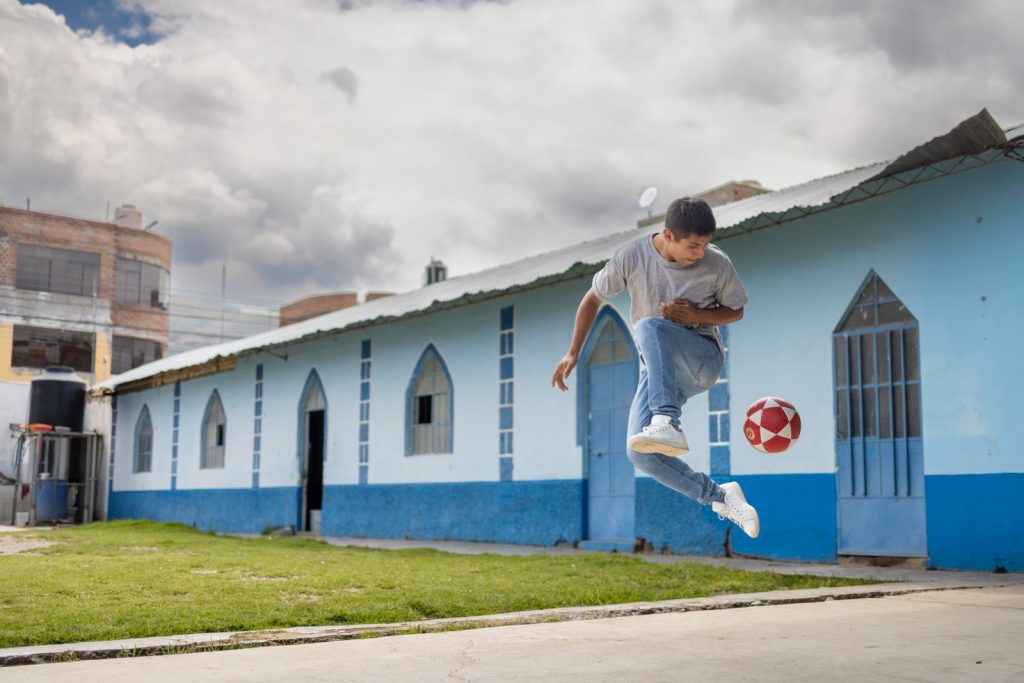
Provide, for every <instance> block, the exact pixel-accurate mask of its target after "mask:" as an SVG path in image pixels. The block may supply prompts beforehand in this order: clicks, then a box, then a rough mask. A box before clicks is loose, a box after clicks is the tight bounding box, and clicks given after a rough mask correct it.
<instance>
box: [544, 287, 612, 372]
mask: <svg viewBox="0 0 1024 683" xmlns="http://www.w3.org/2000/svg"><path fill="white" fill-rule="evenodd" d="M599 308H601V299H599V298H598V296H597V294H595V293H594V290H593V289H591V290H588V291H587V293H586V295H584V297H583V301H581V302H580V307H579V308H578V309H576V323H575V324H574V325H573V328H572V341H570V342H569V351H568V352H566V354H565V356H564V357H563V358H562V360H560V361H558V365H556V366H555V374H554V375H552V377H551V386H553V387H558V388H559V389H561V390H562V391H565V390H566V389H568V388H569V387H567V386H566V385H565V380H566V378H567V377H568V376H569V373H570V372H572V369H573V368H574V367H576V363H577V362H578V361H579V357H580V349H582V348H583V342H584V341H585V340H586V338H587V333H588V332H590V327H591V326H592V325H593V324H594V318H596V317H597V311H598V309H599Z"/></svg>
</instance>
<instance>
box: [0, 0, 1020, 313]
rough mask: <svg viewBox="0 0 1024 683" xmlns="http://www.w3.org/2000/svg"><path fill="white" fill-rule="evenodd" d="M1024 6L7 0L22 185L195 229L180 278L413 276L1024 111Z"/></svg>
mask: <svg viewBox="0 0 1024 683" xmlns="http://www.w3.org/2000/svg"><path fill="white" fill-rule="evenodd" d="M1021 26H1024V2H1019V1H1017V0H1002V1H1000V0H991V1H980V0H973V1H972V2H961V1H959V0H901V1H899V2H896V1H889V0H867V1H863V2H857V1H853V0H836V1H835V2H830V1H826V0H819V1H814V0H804V1H798V0H747V1H744V0H701V1H698V0H693V1H687V2H683V1H677V2H668V1H659V0H508V1H507V2H470V1H466V0H462V1H458V0H450V1H444V0H435V1H419V2H414V1H405V2H400V1H392V2H383V1H382V2H373V1H371V0H341V1H339V0H216V1H215V2H211V1H210V0H97V1H96V2H85V1H81V2H79V1H75V0H69V1H64V2H60V1H58V0H53V1H51V2H47V3H43V4H31V3H28V2H19V1H18V0H0V201H3V202H5V203H7V204H10V205H15V206H24V203H25V198H26V197H31V199H32V207H33V208H34V209H39V210H44V211H52V212H56V213H64V214H71V215H78V216H83V217H89V218H101V219H102V218H103V217H104V214H105V211H106V206H107V202H108V201H109V202H111V203H112V205H117V204H119V203H125V202H129V203H134V204H136V205H137V206H139V207H140V209H141V210H142V211H143V212H144V220H145V221H146V222H149V221H151V220H159V225H158V226H157V230H158V231H160V232H163V233H164V234H166V235H167V236H169V237H170V238H171V239H172V240H173V241H174V273H173V286H174V287H175V289H188V290H191V291H199V292H201V291H219V290H220V284H221V265H222V264H224V263H226V264H227V268H228V274H229V275H228V281H229V282H228V289H229V293H230V294H232V295H243V294H244V295H247V296H253V297H262V298H265V299H270V300H275V301H281V302H283V301H287V300H290V299H293V298H296V297H298V296H302V295H306V294H311V293H314V292H318V291H323V290H346V289H357V290H367V289H377V290H392V291H394V290H405V289H409V288H412V287H416V286H418V285H419V282H420V277H421V272H422V269H423V267H424V265H425V264H426V263H427V261H428V260H429V259H430V257H431V256H435V257H438V258H441V259H443V260H444V261H445V262H447V264H448V265H449V267H450V271H451V273H452V274H462V273H467V272H472V271H476V270H479V269H482V268H485V267H488V266H492V265H495V264H498V263H502V262H506V261H509V260H511V259H515V258H518V257H523V256H527V255H530V254H533V253H538V252H541V251H544V250H547V249H550V248H555V247H561V246H566V245H569V244H572V243H573V242H576V241H582V240H586V239H590V238H593V237H596V236H599V235H603V234H607V233H609V232H614V231H619V230H623V229H626V228H628V227H629V226H630V225H631V224H633V223H634V221H635V220H636V219H637V218H638V217H639V216H640V210H639V209H638V208H637V206H636V198H637V196H638V195H639V194H640V192H641V191H642V190H643V189H644V188H645V187H647V186H650V185H655V186H657V187H658V188H659V189H660V192H661V194H660V198H659V201H658V203H657V204H656V205H655V207H654V209H655V210H660V209H663V208H664V206H665V204H666V203H667V201H668V200H669V199H671V198H672V197H675V196H679V195H681V194H685V193H688V192H695V191H700V190H702V189H706V188H708V187H711V186H714V185H717V184H719V183H721V182H724V181H727V180H729V179H741V178H755V179H758V180H760V181H761V182H763V183H764V184H765V185H767V186H769V187H773V188H778V187H784V186H786V185H790V184H794V183H797V182H801V181H804V180H808V179H811V178H814V177H818V176H822V175H826V174H830V173H835V172H838V171H842V170H845V169H848V168H851V167H853V166H857V165H860V164H864V163H869V162H874V161H879V160H882V159H885V158H889V157H892V156H895V155H897V154H898V153H900V152H903V151H906V149H908V148H909V147H912V146H914V145H916V144H918V143H921V142H923V141H924V140H926V139H928V138H930V137H932V136H934V135H937V134H941V133H944V132H946V131H947V130H949V129H950V128H951V127H952V126H953V125H955V124H956V123H957V122H959V121H960V120H962V119H964V118H966V117H967V116H969V115H972V114H974V113H976V112H977V111H979V110H980V109H981V108H982V107H988V108H989V110H990V111H991V112H992V114H993V115H994V116H995V118H996V120H997V121H999V122H1000V123H1001V124H1003V125H1004V126H1010V125H1013V124H1017V123H1021V122H1024V95H1022V93H1024V51H1022V49H1021V47H1020V45H1021V40H1020V27H1021Z"/></svg>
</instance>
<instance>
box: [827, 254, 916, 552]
mask: <svg viewBox="0 0 1024 683" xmlns="http://www.w3.org/2000/svg"><path fill="white" fill-rule="evenodd" d="M918 339H919V338H918V325H917V320H916V319H915V318H914V316H913V315H911V313H910V311H908V310H907V308H906V307H905V306H904V305H903V303H902V302H900V300H899V299H898V298H896V295H895V294H893V292H892V290H890V289H889V287H888V286H886V284H885V282H883V281H882V279H881V278H879V277H878V276H877V275H876V274H875V273H874V272H872V273H871V274H870V275H869V276H868V279H867V281H866V282H865V284H864V285H863V287H862V288H861V290H860V292H859V294H858V296H857V298H856V299H855V300H854V303H853V304H852V305H851V307H850V310H849V311H848V312H847V314H846V316H844V318H843V321H842V322H841V323H840V325H839V327H838V328H837V330H836V332H835V333H834V335H833V340H832V341H833V361H834V362H833V368H834V385H835V416H836V477H837V478H836V489H837V516H838V524H839V529H838V531H839V534H838V553H839V554H840V555H881V556H897V557H926V556H927V554H928V553H927V532H926V527H925V505H924V452H923V448H922V444H921V373H920V364H919V357H920V353H919V348H918V347H919V344H918Z"/></svg>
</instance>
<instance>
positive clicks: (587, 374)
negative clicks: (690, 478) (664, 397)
mask: <svg viewBox="0 0 1024 683" xmlns="http://www.w3.org/2000/svg"><path fill="white" fill-rule="evenodd" d="M581 358H582V361H583V362H582V366H583V372H581V373H580V379H582V380H583V386H582V387H580V389H579V390H580V392H581V395H582V397H584V400H585V404H584V406H583V408H584V409H583V410H582V411H581V412H582V417H584V418H585V420H586V422H585V424H586V431H585V434H584V457H585V458H586V460H585V472H586V489H587V492H586V506H587V511H586V519H585V521H586V527H585V530H584V537H585V539H586V541H584V545H585V546H590V547H601V548H610V549H619V550H624V551H631V550H632V549H633V544H634V541H635V538H636V533H635V505H636V502H635V490H636V473H635V471H634V469H633V464H632V463H630V461H629V458H628V457H627V456H626V436H627V435H626V423H627V421H628V419H629V407H630V404H631V403H632V402H633V396H634V394H635V393H636V384H637V380H638V375H639V367H638V366H639V363H638V357H637V353H636V348H635V347H634V345H633V341H632V338H631V336H630V334H629V331H628V328H627V327H626V324H625V323H624V322H623V320H622V318H620V317H619V315H618V314H617V313H616V312H615V310H614V309H612V308H611V307H608V306H606V307H604V308H602V309H601V312H600V313H599V314H598V317H597V320H596V321H595V322H594V325H593V327H592V328H591V331H590V335H589V336H588V338H587V342H586V344H585V345H584V347H583V353H582V354H581Z"/></svg>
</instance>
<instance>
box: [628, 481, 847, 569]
mask: <svg viewBox="0 0 1024 683" xmlns="http://www.w3.org/2000/svg"><path fill="white" fill-rule="evenodd" d="M727 479H729V480H731V481H738V482H739V483H740V485H741V486H742V487H743V493H744V494H745V495H746V497H747V500H749V501H750V503H751V504H752V505H754V507H756V508H757V511H758V514H759V515H760V517H761V534H760V536H758V538H756V539H753V538H748V537H747V536H746V535H745V534H744V533H743V532H742V531H740V530H739V528H736V527H733V526H731V523H728V522H724V521H722V520H719V519H718V515H716V514H715V513H714V512H712V511H711V508H710V507H709V506H703V505H699V504H697V503H696V502H694V501H692V500H690V499H689V498H686V497H685V496H682V495H680V494H678V493H676V492H675V491H672V490H671V489H668V488H665V487H664V486H662V485H661V484H659V483H657V482H655V481H654V480H653V479H647V478H643V479H637V481H636V505H637V508H636V519H637V529H636V534H637V536H639V537H640V538H643V539H644V540H645V541H647V542H648V543H650V544H651V546H652V548H653V549H654V551H655V552H661V551H668V552H671V553H674V554H677V555H711V556H722V555H725V554H726V532H727V531H728V532H729V546H730V550H731V552H734V553H738V554H741V555H749V556H753V557H766V558H771V559H780V560H804V561H814V562H834V561H835V559H836V497H835V477H834V476H832V475H830V474H790V475H760V476H741V477H728V478H727ZM724 480H725V479H723V481H724Z"/></svg>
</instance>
